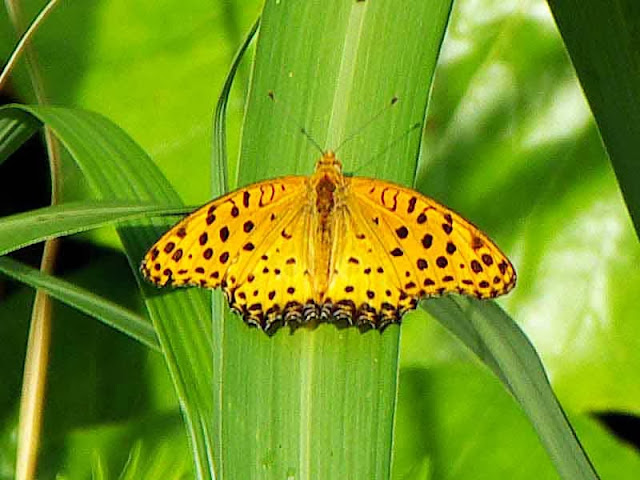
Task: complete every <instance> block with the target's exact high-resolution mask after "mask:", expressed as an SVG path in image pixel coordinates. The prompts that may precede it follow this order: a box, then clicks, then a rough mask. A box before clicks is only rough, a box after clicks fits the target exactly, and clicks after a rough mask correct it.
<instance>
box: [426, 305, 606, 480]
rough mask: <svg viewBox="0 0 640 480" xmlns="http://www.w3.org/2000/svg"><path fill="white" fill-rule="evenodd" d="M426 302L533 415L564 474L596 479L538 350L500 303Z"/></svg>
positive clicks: (553, 457) (431, 310)
mask: <svg viewBox="0 0 640 480" xmlns="http://www.w3.org/2000/svg"><path fill="white" fill-rule="evenodd" d="M422 304H423V305H424V307H425V308H426V309H427V311H428V312H429V313H431V314H432V315H433V317H434V318H436V319H437V320H438V321H439V322H440V323H442V324H443V325H444V326H445V327H446V328H447V329H449V330H450V331H451V332H453V333H454V334H455V335H456V336H457V337H458V338H460V339H461V340H462V341H463V342H464V343H465V345H467V347H469V348H470V349H471V350H472V351H473V352H474V353H475V354H476V355H477V356H478V357H479V358H480V360H482V361H483V362H484V363H485V364H486V365H487V366H488V367H489V368H491V370H492V371H493V372H494V373H495V374H496V375H497V376H498V378H500V379H501V380H502V382H503V383H504V384H505V386H506V387H507V389H508V390H509V391H510V392H511V393H512V394H513V396H514V397H515V398H516V399H517V400H518V402H519V403H520V405H522V408H523V409H524V411H525V413H526V414H527V415H528V416H529V419H530V420H531V423H532V424H533V426H534V428H535V429H536V431H537V432H538V435H539V437H540V440H541V441H542V444H543V445H544V446H545V448H546V449H547V451H548V452H549V456H550V457H551V460H552V461H553V463H554V464H555V466H556V468H557V469H558V472H559V473H560V475H561V477H562V478H565V479H567V480H570V479H575V478H580V479H585V480H586V479H597V478H598V475H597V474H596V472H595V470H594V469H593V466H592V465H591V462H590V461H589V459H588V457H587V456H586V454H585V452H584V450H583V449H582V446H581V445H580V443H579V441H578V439H577V438H576V436H575V433H574V432H573V429H572V428H571V425H570V424H569V422H568V421H567V418H566V416H565V414H564V412H563V411H562V407H560V404H559V403H558V401H557V399H556V397H555V395H554V394H553V391H552V390H551V386H550V384H549V380H548V379H547V376H546V374H545V371H544V368H543V366H542V362H541V361H540V358H539V357H538V355H537V353H536V351H535V350H534V348H533V346H532V345H531V343H530V342H529V340H528V339H527V337H526V336H525V335H524V333H523V332H522V330H520V328H518V325H517V324H516V323H515V322H514V321H513V320H512V319H511V318H510V317H509V316H508V315H507V314H506V313H505V312H504V311H503V310H502V309H501V308H500V307H499V306H498V305H497V304H496V303H494V302H481V301H478V300H475V299H469V298H463V297H457V296H451V297H446V298H440V299H432V300H429V301H427V302H423V303H422Z"/></svg>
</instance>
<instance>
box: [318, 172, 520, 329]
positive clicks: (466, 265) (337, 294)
mask: <svg viewBox="0 0 640 480" xmlns="http://www.w3.org/2000/svg"><path fill="white" fill-rule="evenodd" d="M344 205H345V208H344V209H343V210H344V213H343V216H344V220H343V222H342V223H343V224H344V227H343V230H344V233H343V234H342V235H341V236H340V237H339V238H338V239H337V240H336V245H337V251H336V252H335V254H334V257H335V258H336V268H335V269H336V271H338V272H340V274H339V275H335V276H334V278H333V279H332V282H331V288H330V289H329V291H328V296H330V297H331V298H332V299H336V298H342V301H343V302H344V303H345V304H346V305H348V307H349V308H351V309H352V311H353V318H354V319H355V322H356V323H358V324H369V325H371V326H375V327H378V328H380V327H384V325H386V324H388V323H390V322H397V321H399V320H400V317H401V316H402V314H403V313H404V312H405V311H407V310H410V309H413V308H415V306H416V304H417V301H418V299H419V298H421V297H427V296H437V295H442V294H445V293H451V292H453V293H461V294H465V295H470V296H475V297H477V298H494V297H497V296H499V295H502V294H505V293H507V292H508V291H509V290H511V289H512V288H513V286H514V285H515V281H516V274H515V270H514V268H513V266H512V264H511V262H509V260H508V259H507V258H506V256H505V255H504V254H503V253H502V252H501V251H500V249H499V248H498V247H497V246H496V245H495V244H494V243H493V242H492V241H491V240H490V239H489V238H488V237H487V236H486V235H485V234H484V233H482V232H481V231H480V230H478V228H476V227H475V226H474V225H472V224H471V223H470V222H468V221H467V220H465V219H464V218H462V217H461V216H460V215H458V214H456V213H455V212H453V211H451V210H449V209H448V208H446V207H444V206H443V205H441V204H439V203H437V202H436V201H435V200H433V199H431V198H429V197H426V196H424V195H421V194H420V193H418V192H415V191H413V190H410V189H407V188H404V187H401V186H398V185H394V184H391V183H388V182H383V181H379V180H373V179H369V178H362V177H353V178H351V182H350V185H349V187H347V190H346V192H345V200H344Z"/></svg>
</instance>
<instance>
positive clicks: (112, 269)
mask: <svg viewBox="0 0 640 480" xmlns="http://www.w3.org/2000/svg"><path fill="white" fill-rule="evenodd" d="M25 3H26V5H25V8H26V11H27V13H28V17H29V18H31V17H33V15H34V14H35V13H36V12H37V11H38V10H39V9H40V8H41V6H42V5H43V4H44V2H39V1H28V2H25ZM261 6H262V5H261V3H260V2H255V1H242V2H240V1H235V2H234V1H221V0H215V1H211V0H210V1H201V0H184V1H183V2H180V3H179V4H177V3H176V2H171V1H167V0H164V1H156V2H151V1H148V0H136V1H134V2H126V1H124V0H92V1H85V2H62V3H61V5H59V6H58V7H57V9H56V10H55V11H54V12H53V13H52V15H51V16H50V18H49V19H48V20H47V22H46V23H45V25H44V26H43V27H42V29H41V30H40V31H39V32H38V33H37V35H36V39H35V47H36V50H37V52H38V56H39V61H40V63H41V65H42V68H43V73H44V81H45V84H46V88H47V92H48V95H49V97H50V101H51V103H54V104H61V105H65V106H73V107H81V108H86V109H90V110H95V111H98V112H100V113H102V114H104V115H106V116H107V117H109V118H110V119H111V120H113V121H114V122H115V123H117V124H118V125H120V126H121V127H122V128H124V129H125V130H126V131H127V132H128V133H129V134H130V135H131V136H132V137H133V138H134V139H135V140H136V141H137V142H138V143H139V144H140V145H141V146H142V147H143V148H144V149H145V150H146V151H147V152H148V153H149V154H150V155H151V156H152V157H153V159H154V160H155V161H156V162H157V164H158V165H159V166H160V168H161V169H162V171H163V172H164V173H165V174H166V176H167V177H168V178H169V180H170V181H171V183H172V184H173V185H174V186H175V188H176V189H177V190H178V191H179V192H180V194H181V195H182V197H183V199H184V200H185V202H186V203H188V204H194V205H196V204H200V203H204V202H205V201H207V200H208V199H209V197H210V195H209V191H210V185H209V172H210V164H211V138H212V117H213V109H214V107H215V103H216V101H217V95H218V93H219V91H220V89H221V86H222V82H223V80H224V76H225V75H226V73H227V70H228V67H229V64H230V62H231V58H232V56H233V54H234V52H235V51H236V49H237V48H238V46H239V45H240V44H241V42H242V40H243V38H244V35H245V33H246V32H247V31H248V30H249V28H250V26H251V24H252V23H253V21H254V20H255V18H256V17H257V15H258V14H259V12H260V9H261ZM0 15H1V16H0V48H2V52H1V53H2V58H7V57H8V55H9V54H10V52H11V49H12V48H13V45H14V44H15V34H14V33H13V30H12V27H11V26H10V24H9V22H8V20H7V18H6V14H5V13H4V12H2V13H1V14H0ZM249 73H250V64H249V62H246V63H245V65H244V66H243V68H242V69H241V71H240V74H239V76H238V78H237V87H236V89H235V90H234V92H233V94H232V97H231V102H230V105H229V111H230V123H229V134H230V135H229V136H230V138H229V154H230V157H234V158H235V157H236V156H237V150H238V138H239V133H240V132H239V130H240V125H241V119H242V114H243V108H244V100H243V99H244V92H245V90H246V88H247V86H248V83H249ZM2 94H3V95H4V96H5V98H4V100H5V101H8V100H9V99H13V100H16V101H22V102H30V101H33V97H32V95H31V94H30V91H29V88H28V84H27V81H26V77H25V72H24V69H19V70H18V71H17V72H16V75H15V76H14V77H13V82H12V84H11V88H10V89H6V90H5V91H3V92H2ZM38 150H39V146H38V141H37V140H32V141H30V143H29V145H27V146H26V147H25V148H24V149H23V150H22V151H21V152H19V154H18V155H15V156H14V157H13V158H11V159H9V160H8V161H7V162H6V163H5V164H3V165H2V166H1V167H0V213H2V214H3V215H4V214H9V213H15V212H17V211H22V210H27V209H31V208H35V207H36V206H43V205H46V204H47V202H48V193H47V188H48V187H47V180H46V172H47V167H46V162H45V160H42V158H41V157H39V156H38ZM505 159H507V160H505ZM313 161H314V159H312V158H310V159H309V172H311V169H312V166H313ZM64 172H65V179H64V192H63V193H64V199H65V200H71V199H78V198H84V197H85V196H86V195H87V192H86V190H85V187H84V186H83V182H82V178H81V175H80V173H79V172H78V171H76V170H75V167H74V166H73V165H72V163H71V162H66V163H65V169H64ZM232 178H234V177H232ZM415 186H416V187H417V188H418V189H419V190H420V191H422V192H423V193H425V194H428V195H430V196H432V197H434V198H436V199H437V200H439V201H442V202H444V203H446V204H447V205H449V206H450V207H452V208H453V209H455V210H457V211H459V212H460V213H462V214H463V215H464V216H466V217H467V218H469V219H471V220H472V221H473V222H474V223H476V224H477V225H478V226H479V227H481V228H482V229H483V230H485V231H486V232H488V233H489V234H490V235H491V236H492V238H494V239H495V240H496V241H497V243H498V244H499V245H501V247H502V248H503V249H504V250H505V251H506V252H507V253H508V254H509V256H510V257H511V259H512V260H513V262H514V264H515V265H516V268H517V270H518V274H519V284H518V287H517V288H516V290H515V291H514V292H513V293H512V294H510V295H509V296H508V297H506V298H504V299H503V300H501V301H500V303H501V304H502V306H503V307H504V308H505V309H506V310H507V311H508V312H509V313H510V314H511V315H512V316H513V318H514V319H515V320H516V321H517V322H518V323H519V325H520V326H521V327H522V328H523V329H524V331H525V332H526V333H527V335H528V336H529V338H530V339H531V341H532V342H533V344H534V345H535V347H536V349H537V350H538V352H539V354H540V355H541V357H542V360H543V361H544V364H545V367H546V368H547V371H548V374H549V376H550V379H551V382H552V385H553V387H554V390H555V391H556V394H557V395H558V397H559V400H560V402H561V403H562V405H563V407H564V408H565V410H566V411H567V413H568V416H569V418H570V420H571V422H572V424H573V425H574V428H575V429H576V431H577V433H578V436H579V438H580V439H581V441H582V442H583V444H584V446H585V448H586V450H587V452H588V454H589V455H590V457H591V459H592V461H593V462H594V464H595V466H596V469H597V470H598V472H599V473H600V475H601V476H602V478H605V479H606V478H636V477H637V474H638V472H640V456H639V455H638V451H637V448H635V447H633V446H632V445H631V441H633V440H634V438H633V435H634V434H635V442H636V444H637V443H638V441H639V439H638V431H640V420H638V418H637V417H636V415H638V412H639V411H640V408H639V407H640V382H638V380H637V372H638V371H639V370H640V353H639V352H640V325H639V324H638V321H637V317H638V315H637V307H636V305H637V298H638V295H639V294H640V273H639V270H638V268H637V265H639V264H640V247H639V245H638V241H637V237H636V236H635V233H634V230H633V225H632V223H631V220H630V218H629V215H628V213H627V211H626V208H625V206H624V203H623V200H622V197H621V194H620V192H619V189H618V186H617V183H616V181H615V177H614V175H613V172H612V170H611V167H610V164H609V162H608V160H607V157H606V154H605V151H604V148H603V146H602V143H601V141H600V138H599V135H598V132H597V130H596V127H595V124H594V121H593V119H592V116H591V113H590V111H589V107H588V105H587V103H586V101H585V99H584V96H583V94H582V91H581V89H580V86H579V84H578V83H577V80H576V77H575V73H574V71H573V68H572V66H571V63H570V61H569V58H568V56H567V53H566V52H565V50H564V47H563V44H562V41H561V39H560V36H559V34H558V32H557V29H556V27H555V24H554V21H553V18H552V16H551V14H550V12H549V9H548V7H547V5H546V3H545V2H544V1H541V0H522V1H506V2H505V1H488V0H481V1H458V2H455V3H454V11H453V14H452V18H451V23H450V25H449V27H448V32H447V36H446V39H445V43H444V46H443V51H442V54H441V58H440V62H439V66H438V69H437V71H436V78H435V83H434V88H433V91H432V98H431V102H430V106H429V113H428V122H427V128H426V131H425V134H424V142H423V147H422V158H421V163H420V168H419V171H418V177H417V180H416V185H415ZM16 187H18V188H16ZM37 254H38V251H37V249H35V248H31V249H26V250H25V251H24V252H21V258H23V259H31V260H32V261H33V260H35V259H36V258H37ZM58 273H59V274H60V275H62V276H64V277H66V278H69V279H71V280H72V281H73V282H76V283H79V284H81V285H83V286H86V287H88V288H90V289H92V290H93V291H96V292H99V293H100V294H102V295H104V296H106V297H108V298H112V299H115V300H116V301H118V302H119V303H121V304H124V305H126V306H129V307H130V308H137V309H140V308H141V302H140V299H139V297H138V294H137V287H136V285H135V282H134V280H133V277H132V275H131V274H130V271H129V267H128V265H127V262H126V259H125V258H124V256H123V255H122V254H121V253H120V252H119V245H118V243H117V239H116V237H115V235H113V233H112V232H111V231H110V230H108V229H103V230H100V231H98V232H94V233H91V234H87V235H79V236H74V237H72V238H70V239H67V240H65V241H64V243H63V247H62V253H61V255H60V262H59V267H58ZM32 298H33V292H32V291H31V290H30V289H29V288H27V287H24V286H21V285H19V284H15V283H12V282H9V281H7V280H5V279H4V278H3V279H0V364H1V365H2V366H3V369H2V374H1V377H0V378H1V381H0V479H5V478H6V479H10V478H13V472H14V462H15V458H14V450H15V431H16V419H17V407H18V398H19V395H20V382H21V373H22V366H23V361H24V349H25V343H26V334H27V328H28V322H29V318H30V306H31V302H32ZM53 341H54V344H53V351H52V358H51V366H50V369H49V390H48V397H47V406H46V416H45V433H44V439H43V448H42V460H41V471H42V476H41V478H54V476H55V475H56V474H60V475H63V476H64V478H74V479H75V478H90V476H91V472H92V471H93V472H96V471H106V472H108V473H107V477H106V478H110V477H117V476H118V474H119V472H120V471H122V470H124V469H125V468H126V469H128V470H127V471H128V472H129V474H130V475H132V476H131V478H158V472H171V474H172V475H173V478H190V475H191V473H190V471H191V465H190V458H189V450H188V447H187V444H186V438H185V436H184V433H183V428H182V424H181V419H180V414H179V411H178V406H177V403H176V400H175V395H174V393H173V387H172V385H171V382H170V381H169V379H168V376H167V374H166V371H165V366H164V364H163V362H162V359H161V358H160V356H159V355H157V354H155V353H153V352H149V351H147V350H146V349H145V348H144V347H141V346H140V345H139V344H137V343H135V342H134V341H131V340H130V339H128V338H126V337H124V336H123V335H121V334H118V333H115V332H113V331H111V330H109V329H108V328H106V327H105V326H103V325H102V324H100V323H98V322H96V321H95V320H93V319H91V318H88V317H85V316H84V315H82V314H80V313H78V312H76V311H74V310H72V309H70V308H67V307H64V306H58V307H56V312H55V319H54V332H53ZM401 355H402V357H401V373H400V379H401V383H400V391H399V406H398V412H397V420H396V422H397V423H396V441H395V450H394V455H395V458H394V461H395V474H396V476H397V478H420V479H423V478H424V479H427V478H432V479H469V478H473V479H483V478H487V479H488V478H501V477H507V478H522V479H529V478H534V477H535V478H537V479H547V478H549V479H553V478H558V477H557V474H556V473H555V471H554V470H553V467H552V466H551V464H550V462H549V460H548V458H547V455H546V453H545V452H544V450H543V449H542V447H541V446H540V445H539V442H538V440H537V438H536V436H535V433H534V431H533V428H532V427H531V426H530V424H529V423H528V421H527V420H526V418H525V417H524V415H523V414H522V412H521V411H520V409H519V407H518V406H517V404H516V403H515V402H514V401H513V400H512V399H511V397H510V396H509V395H508V394H507V393H506V392H505V391H504V389H503V388H502V386H501V385H500V384H499V382H498V381H497V380H496V379H495V378H494V377H493V376H492V375H491V374H490V373H488V371H487V370H486V369H485V368H484V367H482V366H480V365H479V364H478V363H477V362H476V361H475V360H474V359H473V358H472V356H471V355H470V354H469V353H468V352H467V351H466V350H465V349H464V347H462V346H461V345H460V344H459V342H458V341H456V340H455V339H453V337H451V336H450V335H449V334H448V333H447V332H446V331H444V329H443V328H442V327H440V326H439V324H437V322H434V321H432V320H431V319H429V318H428V315H427V314H426V313H424V312H416V313H412V314H411V315H409V316H407V317H406V321H405V322H404V325H403V327H402V346H401ZM603 414H606V415H605V416H604V417H605V418H606V419H607V420H609V421H608V422H603V421H602V419H603ZM613 427H615V428H616V430H617V431H618V435H615V434H614V433H613V432H612V428H613ZM363 442H364V444H363V448H366V439H363ZM128 458H133V459H135V461H134V462H130V463H129V465H128V466H126V467H125V465H126V462H127V459H128ZM163 478H169V477H163Z"/></svg>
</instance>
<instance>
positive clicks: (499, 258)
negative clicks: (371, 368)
mask: <svg viewBox="0 0 640 480" xmlns="http://www.w3.org/2000/svg"><path fill="white" fill-rule="evenodd" d="M141 270H142V272H143V274H144V276H145V277H146V278H147V280H149V281H150V282H152V283H154V284H156V285H158V286H165V285H174V286H182V285H195V286H201V287H205V288H216V287H221V288H222V290H223V291H224V293H225V295H226V297H227V300H228V302H229V304H230V306H231V308H232V309H234V310H235V311H236V312H238V313H239V314H241V315H242V317H243V318H244V320H245V321H246V322H247V323H249V324H251V325H256V326H258V327H260V328H262V329H263V330H265V331H266V332H268V333H273V332H275V331H276V330H277V329H278V327H280V326H282V325H285V324H288V325H291V326H297V325H300V324H307V323H317V322H333V323H337V324H342V325H357V326H359V327H360V328H362V329H368V328H378V329H383V328H384V327H386V326H387V325H389V324H390V323H399V322H400V320H401V317H402V315H403V314H404V313H405V312H406V311H408V310H411V309H413V308H415V307H416V305H417V302H418V300H419V299H420V298H423V297H429V296H437V295H442V294H445V293H461V294H466V295H471V296H475V297H477V298H494V297H496V296H498V295H502V294H504V293H507V292H508V291H509V290H511V288H513V286H514V285H515V280H516V275H515V270H514V269H513V266H512V265H511V263H510V262H509V260H508V259H507V258H506V257H505V256H504V254H503V253H502V252H500V250H499V249H498V247H497V246H496V245H495V244H494V243H493V242H492V241H491V240H490V239H489V238H488V237H487V236H486V235H484V234H483V233H482V232H480V231H479V230H478V229H477V228H476V227H475V226H473V225H472V224H471V223H469V222H468V221H466V220H465V219H463V218H462V217H460V216H459V215H458V214H456V213H455V212H453V211H451V210H449V209H447V208H446V207H444V206H442V205H440V204H439V203H437V202H435V201H434V200H432V199H430V198H429V197H426V196H424V195H422V194H420V193H418V192H416V191H413V190H411V189H408V188H405V187H401V186H399V185H395V184H392V183H389V182H385V181H381V180H376V179H371V178H365V177H345V176H344V175H343V173H342V165H341V163H340V162H339V160H338V159H337V158H336V157H335V154H334V153H333V152H330V151H329V152H326V153H325V154H323V156H322V157H321V158H320V160H319V161H318V162H317V164H316V169H315V172H314V173H313V174H312V175H311V176H308V177H305V176H287V177H282V178H279V179H272V180H267V181H264V182H259V183H256V184H253V185H249V186H247V187H244V188H241V189H239V190H236V191H234V192H231V193H229V194H227V195H225V196H223V197H221V198H219V199H216V200H213V201H212V202H210V203H208V204H206V205H204V206H203V207H201V208H200V209H198V210H196V211H195V212H194V213H192V214H191V215H189V216H188V217H186V218H185V219H183V220H182V221H180V222H179V223H178V224H177V225H175V226H174V227H173V228H172V229H170V230H169V231H168V232H167V233H166V234H165V235H163V237H161V238H160V240H158V242H157V243H156V244H155V245H154V246H153V247H152V248H151V249H150V250H149V252H148V253H147V254H146V255H145V258H144V260H143V263H142V267H141Z"/></svg>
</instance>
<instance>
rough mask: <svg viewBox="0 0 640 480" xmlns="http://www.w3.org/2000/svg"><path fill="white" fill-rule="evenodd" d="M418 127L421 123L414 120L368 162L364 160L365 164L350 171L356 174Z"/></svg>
mask: <svg viewBox="0 0 640 480" xmlns="http://www.w3.org/2000/svg"><path fill="white" fill-rule="evenodd" d="M420 127H422V123H420V122H416V123H414V124H413V125H411V126H410V127H409V128H407V129H406V130H405V131H404V132H403V133H402V134H401V135H398V136H397V137H396V138H395V139H394V140H392V141H391V142H390V143H389V144H388V145H387V146H386V147H384V149H383V150H381V151H379V152H378V153H376V154H375V155H374V156H373V157H372V158H371V159H370V160H369V161H368V162H366V163H365V164H363V165H361V166H360V168H357V169H356V170H354V171H353V172H352V173H353V174H356V173H358V172H359V171H360V170H362V169H364V168H366V167H368V166H369V164H370V163H373V162H374V161H375V160H376V159H377V158H378V157H380V156H382V155H384V154H385V153H387V152H388V151H389V150H390V149H391V147H393V146H394V145H396V144H397V143H398V142H400V141H401V140H404V139H405V138H406V137H407V136H408V135H409V134H410V133H411V132H413V131H414V130H417V129H419V128H420Z"/></svg>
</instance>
